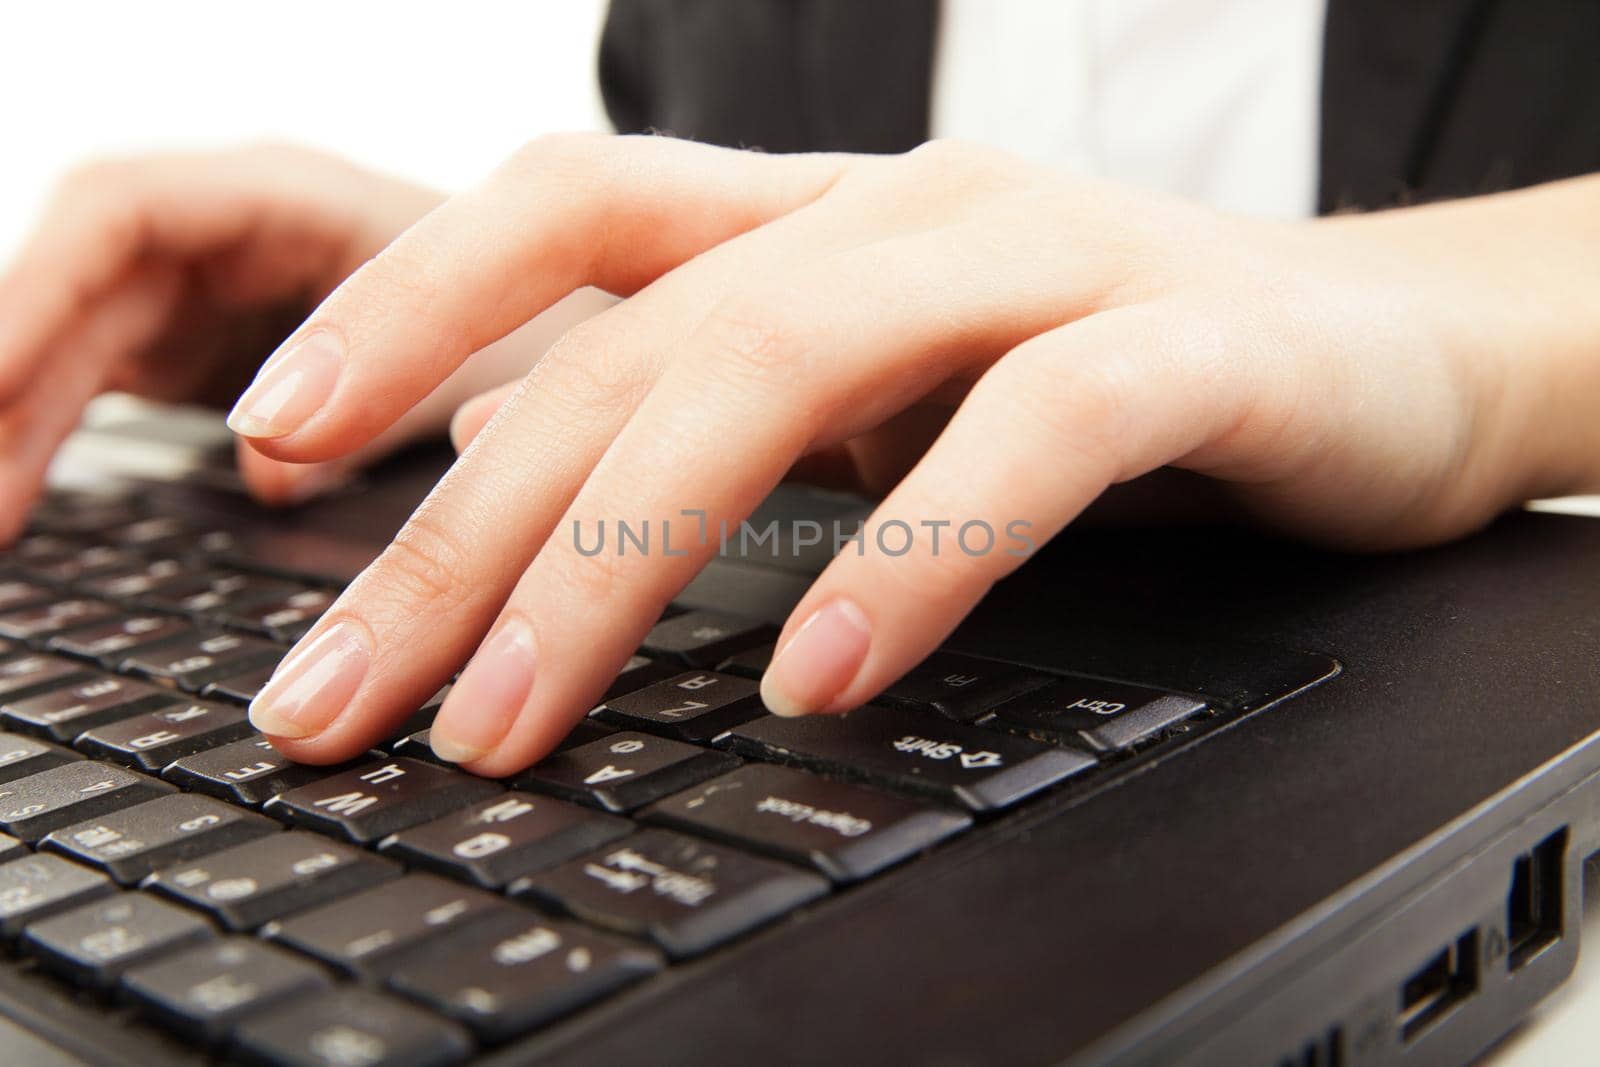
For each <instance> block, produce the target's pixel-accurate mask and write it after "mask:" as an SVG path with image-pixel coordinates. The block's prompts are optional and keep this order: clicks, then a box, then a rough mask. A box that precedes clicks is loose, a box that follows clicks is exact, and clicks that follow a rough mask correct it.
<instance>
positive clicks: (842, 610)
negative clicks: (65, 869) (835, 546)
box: [761, 597, 872, 718]
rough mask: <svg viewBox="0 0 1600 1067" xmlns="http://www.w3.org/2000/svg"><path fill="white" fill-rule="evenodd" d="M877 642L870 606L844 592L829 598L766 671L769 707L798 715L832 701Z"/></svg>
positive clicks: (765, 696) (764, 688) (765, 694)
mask: <svg viewBox="0 0 1600 1067" xmlns="http://www.w3.org/2000/svg"><path fill="white" fill-rule="evenodd" d="M871 643H872V632H871V629H870V627H869V624H868V622H867V615H866V612H864V611H862V610H861V609H860V608H858V607H856V605H855V604H854V603H852V602H851V601H849V600H846V599H844V598H842V597H841V598H839V599H837V600H830V601H828V603H826V604H824V605H823V606H822V607H820V608H818V609H817V610H816V611H814V612H813V613H812V615H811V618H809V619H807V620H806V621H805V624H804V625H802V626H801V627H800V629H798V630H796V631H795V635H794V636H793V637H791V638H789V640H788V641H787V642H786V643H785V644H784V645H783V647H782V648H780V649H778V654H777V655H776V656H774V657H773V659H772V665H771V666H769V667H768V668H767V673H766V674H764V675H762V677H761V699H762V701H763V702H764V703H765V704H766V705H767V710H768V711H770V712H772V714H774V715H782V716H785V717H786V718H792V717H793V716H796V715H810V714H811V713H812V712H815V711H820V710H822V709H823V708H825V707H827V706H828V705H829V704H831V703H832V702H833V700H834V699H835V698H836V697H837V696H838V695H839V694H840V693H842V692H844V690H845V687H846V686H848V685H849V684H850V683H851V681H852V680H854V678H855V676H856V672H857V671H859V670H860V669H861V662H862V661H863V660H865V659H866V658H867V646H868V645H870V644H871Z"/></svg>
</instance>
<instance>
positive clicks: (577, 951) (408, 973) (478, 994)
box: [389, 915, 661, 1042]
mask: <svg viewBox="0 0 1600 1067" xmlns="http://www.w3.org/2000/svg"><path fill="white" fill-rule="evenodd" d="M463 941H464V943H463V944H461V945H460V946H459V951H457V952H456V953H455V954H453V955H450V956H447V957H444V958H442V959H437V960H430V961H428V962H427V963H426V964H419V965H417V966H416V967H411V968H405V969H402V970H400V971H398V972H396V973H395V974H394V975H393V976H392V977H391V978H390V980H389V984H390V985H391V986H392V987H393V988H395V989H396V990H398V991H399V992H402V993H404V994H406V995H407V996H409V997H412V998H414V999H416V1000H420V1001H422V1002H423V1003H424V1004H426V1005H427V1006H428V1007H430V1008H433V1009H434V1010H435V1011H438V1012H440V1013H441V1014H444V1015H447V1016H449V1017H451V1018H453V1019H455V1020H457V1021H458V1022H460V1023H462V1024H463V1025H465V1026H467V1027H468V1028H470V1029H471V1030H472V1031H473V1032H474V1033H476V1034H477V1035H478V1037H479V1038H480V1039H481V1040H483V1041H486V1042H497V1041H505V1040H509V1039H510V1038H513V1037H516V1036H517V1035H518V1034H522V1033H525V1032H527V1031H529V1030H532V1029H535V1028H536V1027H540V1026H544V1025H546V1024H547V1023H551V1022H554V1021H555V1020H557V1019H559V1018H561V1017H562V1016H564V1015H570V1014H571V1013H572V1012H574V1011H577V1010H578V1009H579V1008H582V1007H584V1006H586V1005H588V1004H590V1003H592V1002H594V1001H596V1000H599V999H600V998H602V997H605V996H607V995H609V994H611V993H614V992H616V991H618V990H620V989H622V988H623V987H625V986H628V985H631V984H633V983H634V982H637V981H639V980H640V979H642V978H645V977H647V976H649V975H651V974H654V973H655V972H656V971H658V970H660V969H661V960H660V957H658V956H657V955H656V954H655V953H654V952H651V951H650V950H648V949H646V948H643V947H639V946H634V945H628V944H624V943H621V942H617V941H613V940H612V939H611V938H608V937H604V936H602V935H600V934H596V933H594V932H592V931H589V930H585V929H583V928H582V927H581V926H578V925H576V924H574V923H563V922H553V921H550V920H545V919H540V918H538V917H537V916H532V915H530V916H529V917H528V919H527V920H526V923H525V924H524V925H522V926H521V927H519V928H517V929H515V930H513V931H510V932H506V933H503V934H500V935H498V936H494V937H482V938H476V939H463Z"/></svg>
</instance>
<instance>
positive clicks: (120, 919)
mask: <svg viewBox="0 0 1600 1067" xmlns="http://www.w3.org/2000/svg"><path fill="white" fill-rule="evenodd" d="M214 937H216V931H215V930H214V929H212V927H211V924H210V923H208V922H206V921H205V920H204V919H202V918H201V917H200V916H198V915H196V914H195V913H194V912H192V911H190V910H188V909H187V908H180V907H178V906H177V905H176V904H169V903H167V902H166V901H164V900H159V899H157V898H156V897H153V896H151V895H150V894H148V893H118V894H116V895H115V896H113V897H108V898H106V899H103V900H97V901H95V902H93V903H91V904H84V905H82V906H80V907H77V908H73V909H72V910H71V911H69V912H65V913H63V914H60V915H56V916H54V917H52V918H49V919H45V920H44V921H43V922H36V923H33V924H31V925H30V926H29V927H28V929H27V931H26V932H25V933H24V934H23V935H22V945H23V949H24V950H25V951H27V952H28V953H29V954H30V955H33V956H35V957H37V958H38V959H39V961H40V962H41V963H43V964H44V965H45V967H47V968H48V969H50V970H52V971H54V972H55V973H57V974H59V975H61V976H62V977H64V978H66V979H68V980H69V981H72V982H74V983H77V984H79V985H87V986H90V987H92V988H94V989H99V990H102V991H105V990H109V989H110V988H111V987H112V986H113V985H115V984H116V981H117V978H118V977H120V976H121V974H122V972H123V971H126V970H127V969H128V968H130V967H137V966H139V965H140V964H144V963H149V962H151V961H153V960H155V959H157V958H159V957H161V956H165V955H167V954H168V953H170V952H176V951H177V950H179V949H182V948H188V947H190V946H191V945H197V944H199V943H201V942H202V941H209V940H211V939H212V938H214Z"/></svg>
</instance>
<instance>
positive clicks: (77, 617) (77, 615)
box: [0, 598, 118, 641]
mask: <svg viewBox="0 0 1600 1067" xmlns="http://www.w3.org/2000/svg"><path fill="white" fill-rule="evenodd" d="M116 614H118V611H117V608H116V607H115V606H114V605H111V604H107V603H106V602H105V601H104V600H79V599H76V598H74V599H69V600H57V601H55V602H54V603H51V604H44V605H41V606H39V607H33V608H22V609H20V610H18V611H8V612H6V613H5V614H3V615H0V637H9V638H11V639H13V640H16V641H38V640H41V639H43V638H47V637H54V636H55V635H56V634H58V633H60V632H61V631H63V630H70V629H72V628H73V627H74V626H86V625H88V624H89V623H91V622H99V621H100V620H102V619H109V618H110V617H111V616H113V615H116Z"/></svg>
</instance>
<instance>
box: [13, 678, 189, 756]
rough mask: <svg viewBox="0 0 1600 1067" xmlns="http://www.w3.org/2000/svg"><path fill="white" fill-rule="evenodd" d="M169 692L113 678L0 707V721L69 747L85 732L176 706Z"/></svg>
mask: <svg viewBox="0 0 1600 1067" xmlns="http://www.w3.org/2000/svg"><path fill="white" fill-rule="evenodd" d="M177 699H178V698H177V697H176V696H175V695H174V694H173V693H172V691H171V690H168V689H161V688H159V687H157V686H153V685H150V684H149V683H147V682H136V681H134V680H133V679H132V678H117V677H114V676H112V675H101V676H99V677H90V678H89V679H87V680H85V681H81V682H78V683H76V684H74V685H70V686H67V687H66V688H63V689H53V690H51V691H50V692H48V693H41V694H39V695H38V696H33V697H28V698H27V699H25V700H11V701H7V702H6V703H5V704H4V705H3V706H0V721H3V722H4V723H5V724H6V725H7V726H9V727H10V728H12V729H14V730H17V731H18V732H21V733H30V734H37V735H40V736H43V737H48V738H50V739H51V740H53V741H61V742H66V743H70V742H71V741H72V740H73V739H74V738H76V737H77V736H78V735H79V734H81V733H83V732H84V731H85V730H88V729H92V728H93V727H96V726H104V725H105V724H107V723H112V722H116V721H117V720H119V719H127V718H131V717H133V716H135V715H138V714H140V713H142V712H146V711H151V710H154V709H155V708H158V707H162V706H164V705H167V704H173V703H176V702H177Z"/></svg>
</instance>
